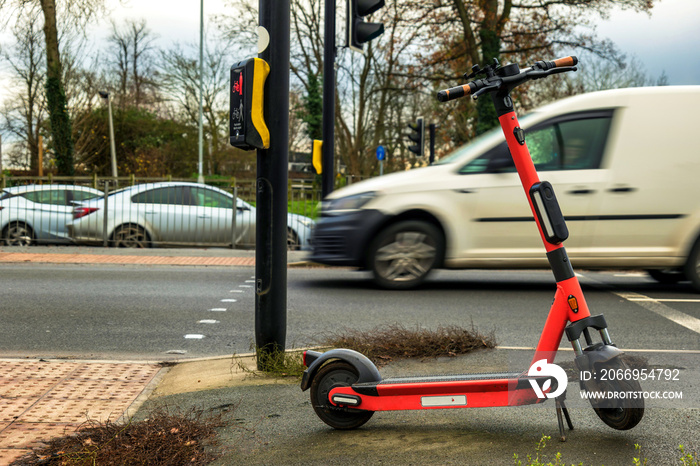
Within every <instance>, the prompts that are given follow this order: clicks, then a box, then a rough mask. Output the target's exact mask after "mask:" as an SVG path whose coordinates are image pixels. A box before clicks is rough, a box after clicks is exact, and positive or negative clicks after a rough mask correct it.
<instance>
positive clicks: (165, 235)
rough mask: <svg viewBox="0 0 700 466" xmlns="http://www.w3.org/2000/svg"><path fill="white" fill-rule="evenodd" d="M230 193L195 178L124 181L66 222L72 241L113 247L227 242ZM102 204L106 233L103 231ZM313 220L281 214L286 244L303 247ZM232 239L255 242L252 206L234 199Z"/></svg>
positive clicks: (230, 221)
mask: <svg viewBox="0 0 700 466" xmlns="http://www.w3.org/2000/svg"><path fill="white" fill-rule="evenodd" d="M233 202H234V198H233V196H232V195H231V194H230V193H228V192H226V191H223V190H221V189H218V188H215V187H212V186H206V185H202V184H197V183H187V182H168V183H148V184H142V185H136V186H130V187H128V188H124V189H121V190H118V191H115V192H113V193H110V194H109V196H107V202H106V203H105V199H104V197H102V198H99V199H93V200H90V201H88V202H83V203H81V204H80V205H79V206H76V208H75V209H74V212H73V222H72V223H70V224H69V225H68V231H69V235H70V236H71V238H73V240H74V241H76V242H78V243H95V242H101V243H103V242H104V240H105V239H106V240H107V241H108V244H109V245H111V246H116V247H151V246H153V245H159V244H178V245H183V244H186V245H212V244H218V245H231V244H232V242H233V241H234V238H233V236H234V234H233V231H234V217H233ZM105 208H106V210H107V215H106V226H107V234H106V235H105V234H104V231H105V230H104V226H105V213H104V212H105ZM314 224H315V223H314V221H313V220H312V219H310V218H309V217H304V216H303V215H298V214H288V215H287V244H288V245H289V247H290V248H292V249H308V248H309V246H310V242H309V240H310V239H311V231H312V228H313V226H314ZM235 244H236V245H237V246H253V245H254V244H255V207H253V206H251V205H250V204H248V203H247V202H244V201H243V200H241V199H236V217H235Z"/></svg>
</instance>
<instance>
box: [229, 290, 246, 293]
mask: <svg viewBox="0 0 700 466" xmlns="http://www.w3.org/2000/svg"><path fill="white" fill-rule="evenodd" d="M229 293H243V290H231V291H229Z"/></svg>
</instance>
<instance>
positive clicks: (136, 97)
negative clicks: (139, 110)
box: [109, 19, 157, 107]
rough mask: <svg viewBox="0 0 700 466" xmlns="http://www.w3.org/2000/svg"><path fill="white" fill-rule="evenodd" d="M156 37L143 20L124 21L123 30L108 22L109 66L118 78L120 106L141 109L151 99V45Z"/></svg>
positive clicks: (153, 64)
mask: <svg viewBox="0 0 700 466" xmlns="http://www.w3.org/2000/svg"><path fill="white" fill-rule="evenodd" d="M155 40H156V36H155V35H154V34H153V33H152V32H151V31H150V30H149V29H148V27H147V26H146V20H144V19H141V20H139V21H135V20H127V21H126V24H125V25H124V27H119V26H117V24H116V23H115V22H114V21H112V34H111V35H110V36H109V43H110V48H111V52H112V53H110V56H113V57H115V58H114V60H113V63H112V64H113V66H114V67H115V68H116V71H117V76H118V79H119V81H118V89H119V94H120V96H119V97H120V100H121V102H120V104H121V105H122V106H124V105H126V104H127V103H128V104H133V105H135V106H136V107H141V106H142V105H144V104H148V103H152V102H153V101H154V100H155V95H154V94H155V89H156V83H155V81H154V74H155V63H154V61H155V57H156V53H157V49H156V47H155V45H154V42H155Z"/></svg>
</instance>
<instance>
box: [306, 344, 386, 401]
mask: <svg viewBox="0 0 700 466" xmlns="http://www.w3.org/2000/svg"><path fill="white" fill-rule="evenodd" d="M306 358H307V362H308V361H311V360H313V362H311V363H310V364H309V366H308V367H307V368H306V370H305V371H304V374H303V375H302V377H301V390H302V391H306V390H308V389H309V387H310V386H311V381H312V380H313V378H314V376H315V375H316V372H318V370H319V369H320V368H321V366H323V365H324V364H325V363H326V362H328V361H332V360H340V361H345V362H347V363H348V364H351V365H352V366H353V367H354V368H355V369H356V370H357V373H358V374H359V378H358V379H357V383H366V382H378V381H380V380H382V376H381V375H379V371H378V370H377V367H376V366H375V365H374V363H372V361H370V360H369V359H368V358H367V357H366V356H365V355H363V354H362V353H358V352H357V351H354V350H350V349H334V350H330V351H327V352H325V353H318V352H315V351H307V356H306Z"/></svg>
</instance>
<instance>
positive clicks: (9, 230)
mask: <svg viewBox="0 0 700 466" xmlns="http://www.w3.org/2000/svg"><path fill="white" fill-rule="evenodd" d="M2 240H3V241H2V242H3V243H4V244H5V245H7V246H30V245H32V244H34V230H32V228H31V227H30V226H29V225H27V224H26V223H24V222H12V223H10V224H9V225H7V226H6V227H5V229H4V230H3V232H2Z"/></svg>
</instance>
